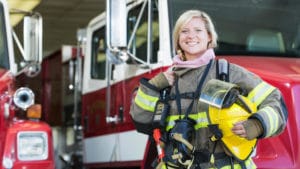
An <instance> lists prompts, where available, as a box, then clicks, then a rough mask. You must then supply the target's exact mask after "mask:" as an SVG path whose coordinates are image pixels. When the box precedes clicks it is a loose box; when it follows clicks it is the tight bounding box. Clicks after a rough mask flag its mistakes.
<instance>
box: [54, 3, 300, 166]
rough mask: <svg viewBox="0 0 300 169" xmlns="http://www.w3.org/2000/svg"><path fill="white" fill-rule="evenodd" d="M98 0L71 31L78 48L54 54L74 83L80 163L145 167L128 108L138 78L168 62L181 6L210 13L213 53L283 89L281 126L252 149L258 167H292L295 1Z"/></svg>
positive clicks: (295, 142)
mask: <svg viewBox="0 0 300 169" xmlns="http://www.w3.org/2000/svg"><path fill="white" fill-rule="evenodd" d="M106 5H107V11H106V14H105V13H103V14H101V15H99V16H97V17H96V18H94V19H93V20H92V21H91V22H90V23H89V24H88V26H87V28H86V29H85V33H86V34H85V36H83V37H80V38H78V39H79V41H78V49H82V52H79V50H77V52H76V50H75V49H76V47H75V48H73V49H71V48H69V49H68V48H64V49H63V50H62V53H63V55H61V53H56V54H55V55H59V56H60V57H62V60H63V63H64V65H69V66H66V69H64V70H65V71H63V73H62V74H64V75H66V77H64V78H63V79H64V80H70V79H71V81H73V82H74V83H73V84H74V85H69V84H68V87H70V88H69V89H71V88H72V90H74V89H75V94H74V96H75V97H74V98H75V99H74V103H75V109H73V110H78V112H77V115H76V113H75V116H73V117H75V118H76V117H77V118H79V119H77V120H75V121H74V122H75V123H76V122H77V127H78V126H80V130H81V129H82V130H81V131H82V134H83V138H82V145H83V146H82V157H83V165H84V166H85V167H86V168H125V167H128V168H143V169H149V168H151V167H150V164H151V162H152V161H153V160H154V157H155V156H156V155H157V154H156V149H155V146H154V143H153V142H151V141H148V136H147V135H144V134H141V133H138V132H137V131H136V130H135V126H134V124H133V122H132V120H131V117H130V115H129V110H130V105H131V102H132V98H133V91H134V90H135V89H136V88H137V87H138V86H137V85H138V84H139V80H140V78H142V77H145V78H151V77H153V76H154V75H156V74H157V73H159V72H161V71H164V70H166V69H167V68H168V67H169V66H170V65H171V63H172V56H174V55H175V51H174V45H173V43H174V42H173V41H172V30H173V27H174V23H175V21H176V19H177V17H178V16H179V15H180V14H181V13H182V12H183V11H185V10H188V9H200V10H203V11H206V12H207V13H208V14H209V15H210V16H211V17H212V19H213V21H214V22H215V25H216V29H217V32H218V35H219V38H218V47H217V48H216V49H215V52H216V54H217V57H218V58H225V59H226V60H228V61H230V62H232V63H236V64H238V65H241V66H243V67H245V68H247V69H249V70H250V71H252V72H254V73H256V74H258V75H259V76H260V77H261V78H263V79H264V80H266V81H267V82H269V83H270V84H272V85H274V86H276V87H278V88H279V89H280V91H281V92H282V94H283V96H284V100H285V102H286V104H287V109H288V113H289V114H288V123H287V127H286V129H285V130H284V132H283V133H282V134H281V135H279V136H277V137H274V138H269V139H265V140H260V141H259V142H258V144H257V147H256V150H255V152H254V153H253V155H252V156H253V159H254V161H255V162H256V164H257V166H258V168H264V169H275V168H281V169H296V168H300V146H299V142H300V130H299V129H300V122H299V119H300V104H298V102H299V100H300V15H299V11H300V4H299V3H298V2H296V1H295V0H286V1H282V0H273V1H262V0H244V1H236V0H227V1H214V0H197V1H195V0H185V1H181V0H134V1H123V0H108V1H107V4H106ZM68 51H69V52H68ZM72 51H73V54H72ZM68 53H69V54H68ZM82 55H83V57H82ZM71 62H72V64H71ZM74 65H76V66H74ZM74 67H75V69H73V68H74ZM76 67H77V69H76ZM81 69H82V70H81ZM69 70H70V71H69ZM74 70H75V71H74ZM76 70H77V71H76ZM68 71H69V73H66V72H68ZM76 72H77V73H76ZM70 77H73V78H70ZM73 87H75V88H73ZM76 93H77V94H76ZM78 93H79V94H78ZM79 95H80V97H79ZM297 100H298V101H297ZM70 105H72V104H69V103H66V104H64V106H65V108H67V107H70ZM78 122H80V123H78ZM77 127H76V128H77ZM77 148H78V147H77Z"/></svg>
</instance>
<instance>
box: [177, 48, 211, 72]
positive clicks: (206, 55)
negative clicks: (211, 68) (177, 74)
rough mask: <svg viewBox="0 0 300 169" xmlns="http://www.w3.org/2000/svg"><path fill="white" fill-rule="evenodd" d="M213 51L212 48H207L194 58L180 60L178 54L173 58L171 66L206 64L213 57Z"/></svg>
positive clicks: (198, 65) (199, 65)
mask: <svg viewBox="0 0 300 169" xmlns="http://www.w3.org/2000/svg"><path fill="white" fill-rule="evenodd" d="M215 57H216V56H215V52H214V50H213V49H212V48H210V49H207V50H206V51H205V52H204V53H203V54H202V55H201V56H199V57H198V58H196V59H194V60H188V61H182V60H181V59H180V57H179V56H178V55H176V56H175V57H174V58H173V67H180V68H198V67H201V66H203V65H206V64H208V62H209V61H210V60H211V59H214V58H215Z"/></svg>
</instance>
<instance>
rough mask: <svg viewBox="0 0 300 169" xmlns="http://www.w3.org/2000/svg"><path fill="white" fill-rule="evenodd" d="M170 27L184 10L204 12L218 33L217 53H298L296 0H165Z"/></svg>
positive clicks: (299, 36) (299, 22)
mask: <svg viewBox="0 0 300 169" xmlns="http://www.w3.org/2000/svg"><path fill="white" fill-rule="evenodd" d="M168 3H169V13H170V14H169V16H170V21H171V22H170V24H171V25H170V27H171V30H173V27H174V24H175V22H176V20H177V18H178V17H179V15H180V14H181V13H183V12H184V11H185V10H190V9H199V10H202V11H205V12H206V13H208V15H210V16H211V19H212V20H213V22H214V25H215V27H216V31H217V34H218V47H217V48H216V49H215V51H216V53H217V54H218V55H261V56H285V57H300V15H299V11H300V3H299V2H298V1H297V0H285V1H282V0H272V1H261V0H243V1H241V0H226V1H223V0H197V1H195V0H185V1H182V0H169V1H168Z"/></svg>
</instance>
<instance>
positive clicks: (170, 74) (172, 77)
mask: <svg viewBox="0 0 300 169" xmlns="http://www.w3.org/2000/svg"><path fill="white" fill-rule="evenodd" d="M163 74H164V75H165V77H166V79H167V80H168V83H169V85H170V86H173V84H174V82H175V73H174V72H173V71H172V69H168V70H167V71H165V72H164V73H163Z"/></svg>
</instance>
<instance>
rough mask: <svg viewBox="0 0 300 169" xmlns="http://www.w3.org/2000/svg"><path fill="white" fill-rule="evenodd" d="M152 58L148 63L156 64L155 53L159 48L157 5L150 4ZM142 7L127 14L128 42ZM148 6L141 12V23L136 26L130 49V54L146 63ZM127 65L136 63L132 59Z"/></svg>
mask: <svg viewBox="0 0 300 169" xmlns="http://www.w3.org/2000/svg"><path fill="white" fill-rule="evenodd" d="M152 4H153V5H152V14H153V15H152V52H151V53H152V56H151V57H150V63H156V62H157V51H158V47H159V38H158V37H159V27H158V11H157V3H152ZM141 8H142V5H140V6H137V7H136V8H134V9H132V10H130V11H129V12H128V21H127V23H128V35H129V36H128V41H129V40H130V37H131V36H132V33H133V30H134V26H135V24H136V22H137V19H138V16H139V13H140V11H141ZM147 9H148V5H147V6H146V7H145V10H144V11H143V14H142V18H141V21H140V23H139V25H138V28H137V31H136V34H135V35H134V38H133V42H132V45H131V47H130V49H129V50H130V53H132V54H133V55H135V56H136V57H138V58H139V59H142V60H143V61H145V62H147V39H148V38H147V31H148V20H147V18H148V11H147ZM127 63H129V64H134V63H137V62H136V61H134V60H133V59H132V58H130V59H129V61H128V62H127Z"/></svg>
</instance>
